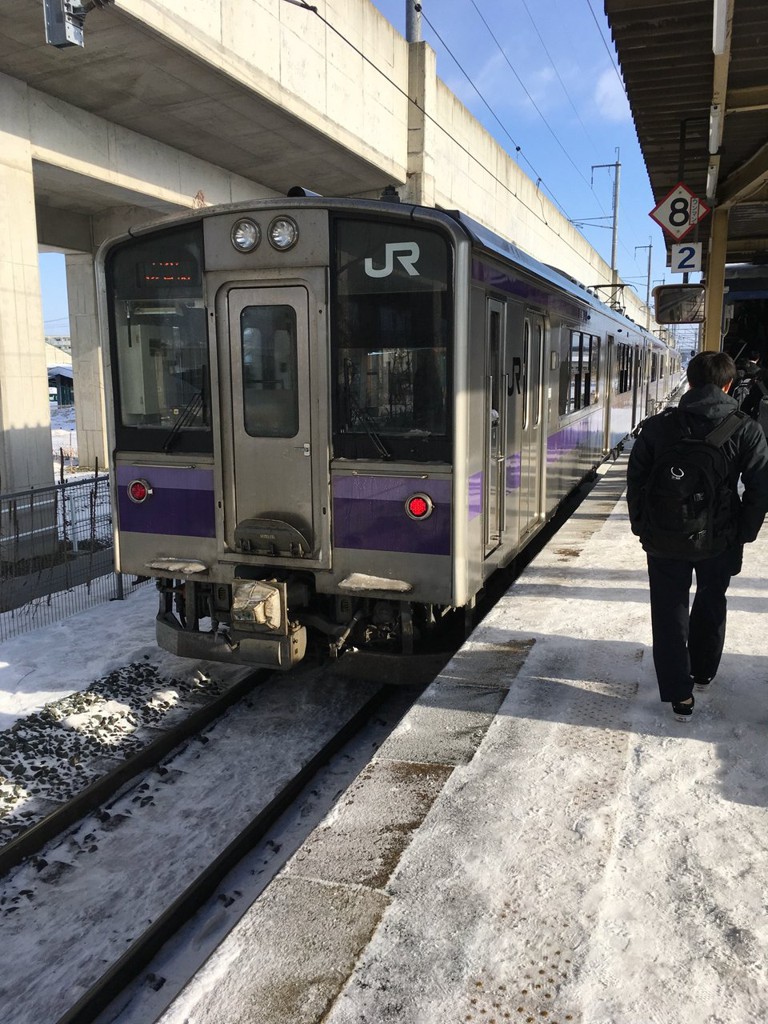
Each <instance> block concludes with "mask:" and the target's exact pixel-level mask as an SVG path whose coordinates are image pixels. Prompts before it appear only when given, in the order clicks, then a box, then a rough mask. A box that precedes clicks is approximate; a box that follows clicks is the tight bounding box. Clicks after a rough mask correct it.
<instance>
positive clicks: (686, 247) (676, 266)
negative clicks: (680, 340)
mask: <svg viewBox="0 0 768 1024" xmlns="http://www.w3.org/2000/svg"><path fill="white" fill-rule="evenodd" d="M701 250H702V243H701V242H682V243H681V244H680V245H672V246H670V248H669V269H670V270H671V271H672V273H673V274H690V273H695V272H696V271H697V270H701Z"/></svg>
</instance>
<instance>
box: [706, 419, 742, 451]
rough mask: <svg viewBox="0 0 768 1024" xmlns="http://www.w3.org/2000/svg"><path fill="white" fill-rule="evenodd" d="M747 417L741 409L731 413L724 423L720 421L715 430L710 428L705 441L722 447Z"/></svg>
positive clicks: (716, 446)
mask: <svg viewBox="0 0 768 1024" xmlns="http://www.w3.org/2000/svg"><path fill="white" fill-rule="evenodd" d="M745 419H747V414H746V413H743V412H741V411H739V410H735V411H734V412H731V413H729V414H728V415H727V416H726V417H725V419H724V420H723V421H722V423H718V425H717V426H716V427H715V429H714V430H710V432H709V433H708V434H707V436H706V437H705V438H704V440H705V442H706V443H707V444H712V445H714V446H715V448H720V447H722V445H724V444H725V442H726V441H727V440H728V438H729V437H731V435H732V434H734V433H735V432H736V431H737V430H738V429H739V426H740V424H741V421H742V420H745Z"/></svg>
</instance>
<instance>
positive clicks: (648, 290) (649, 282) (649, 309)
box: [635, 238, 653, 330]
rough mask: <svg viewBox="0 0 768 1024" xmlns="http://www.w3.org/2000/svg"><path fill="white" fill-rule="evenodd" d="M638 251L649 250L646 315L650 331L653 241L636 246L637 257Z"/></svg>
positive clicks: (647, 326) (646, 280)
mask: <svg viewBox="0 0 768 1024" xmlns="http://www.w3.org/2000/svg"><path fill="white" fill-rule="evenodd" d="M638 249H647V250H648V273H647V276H646V279H645V315H646V323H645V326H646V328H647V329H648V330H650V329H651V254H652V253H653V239H651V238H649V239H648V245H636V246H635V256H637V251H638Z"/></svg>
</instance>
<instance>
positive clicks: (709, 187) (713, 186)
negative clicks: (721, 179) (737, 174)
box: [705, 163, 720, 203]
mask: <svg viewBox="0 0 768 1024" xmlns="http://www.w3.org/2000/svg"><path fill="white" fill-rule="evenodd" d="M719 170H720V167H719V164H717V163H711V164H709V166H708V167H707V184H706V189H705V193H706V197H707V199H708V200H709V202H710V203H711V202H714V199H715V192H716V191H717V176H718V172H719Z"/></svg>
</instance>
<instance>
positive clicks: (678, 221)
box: [649, 182, 709, 242]
mask: <svg viewBox="0 0 768 1024" xmlns="http://www.w3.org/2000/svg"><path fill="white" fill-rule="evenodd" d="M708 213H709V207H708V206H707V205H706V203H703V202H702V201H701V200H700V199H699V197H698V196H696V195H694V193H693V192H691V190H690V189H689V188H688V186H687V185H684V184H683V183H682V182H680V184H679V185H676V186H675V187H674V188H673V189H672V191H671V192H670V193H669V195H667V196H665V197H664V198H663V199H662V200H661V202H660V203H659V205H658V206H656V207H655V208H654V209H653V210H651V212H650V214H649V216H650V217H652V218H653V220H655V221H656V223H657V224H660V225H661V227H662V228H663V229H664V230H665V231H666V232H667V234H668V235H671V236H672V237H673V238H675V239H677V241H678V242H679V241H681V240H682V239H683V238H685V236H686V235H687V234H688V232H689V231H693V229H694V228H695V227H696V225H697V224H698V223H699V221H700V220H703V219H704V218H705V217H706V215H707V214H708Z"/></svg>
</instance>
